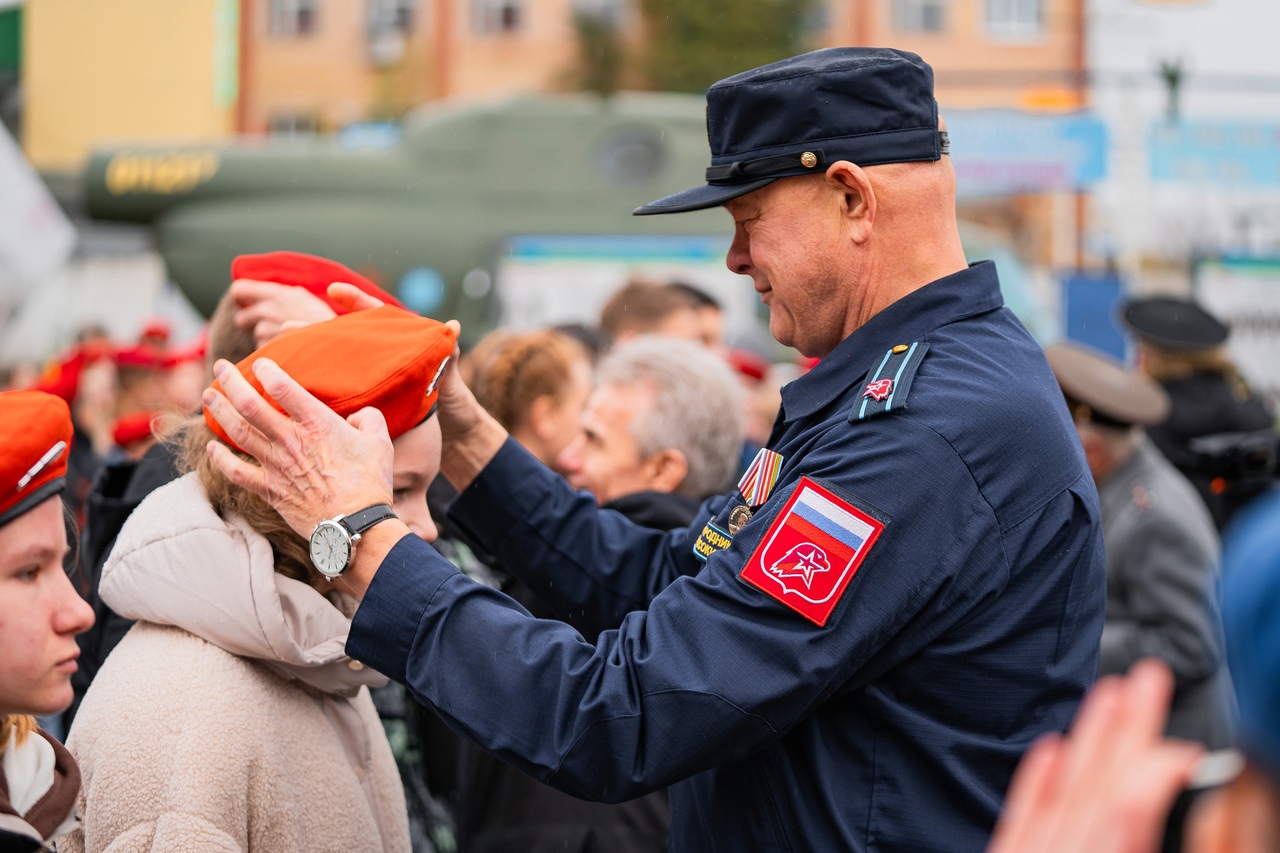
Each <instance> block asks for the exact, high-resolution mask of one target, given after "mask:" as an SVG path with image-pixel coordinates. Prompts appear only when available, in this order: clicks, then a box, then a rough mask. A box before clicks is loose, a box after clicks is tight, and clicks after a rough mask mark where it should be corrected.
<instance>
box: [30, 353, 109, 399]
mask: <svg viewBox="0 0 1280 853" xmlns="http://www.w3.org/2000/svg"><path fill="white" fill-rule="evenodd" d="M114 357H115V351H114V350H113V349H111V348H110V346H109V345H107V344H101V343H97V342H90V343H84V344H77V345H76V346H74V347H72V348H71V349H69V350H67V351H66V352H64V353H63V354H62V355H61V356H59V357H58V358H55V359H52V360H50V361H49V362H48V363H47V364H46V365H45V367H44V370H43V371H42V372H41V374H40V379H39V380H37V382H36V384H35V387H34V389H33V390H35V391H44V392H45V393H47V394H54V395H56V396H58V397H61V398H62V399H64V400H66V401H67V402H68V403H72V402H74V401H75V399H76V394H78V393H79V391H80V374H81V373H82V372H83V371H84V369H85V368H86V367H88V366H89V365H90V364H92V363H94V362H95V361H98V360H100V359H104V358H114Z"/></svg>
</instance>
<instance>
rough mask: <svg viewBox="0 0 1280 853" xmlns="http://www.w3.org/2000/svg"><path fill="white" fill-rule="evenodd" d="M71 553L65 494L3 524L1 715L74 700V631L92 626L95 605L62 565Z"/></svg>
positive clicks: (49, 709) (44, 710) (48, 710)
mask: <svg viewBox="0 0 1280 853" xmlns="http://www.w3.org/2000/svg"><path fill="white" fill-rule="evenodd" d="M66 553H67V532H66V527H65V525H64V522H63V516H62V501H61V499H60V498H57V497H52V498H49V499H48V500H46V501H44V502H43V503H41V504H40V505H38V506H37V507H36V508H35V509H32V510H30V511H28V512H26V513H24V514H22V515H20V516H18V518H16V519H14V520H13V521H11V522H9V523H8V524H6V525H4V526H3V527H0V714H53V713H56V712H58V711H62V710H64V709H65V708H66V707H67V706H68V705H70V704H71V675H72V673H74V672H75V671H76V669H77V666H78V665H77V663H76V659H77V658H79V657H80V649H79V647H78V646H77V645H76V634H79V633H81V632H82V631H87V630H88V629H89V627H90V626H92V625H93V609H92V608H90V607H89V605H88V604H86V603H85V602H84V599H82V598H81V597H80V594H79V593H77V592H76V590H75V587H73V586H72V585H71V580H70V579H69V578H68V577H67V573H66V572H65V571H64V570H63V568H62V558H63V556H64V555H65V554H66Z"/></svg>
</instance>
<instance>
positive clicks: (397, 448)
mask: <svg viewBox="0 0 1280 853" xmlns="http://www.w3.org/2000/svg"><path fill="white" fill-rule="evenodd" d="M391 446H392V450H393V451H394V453H395V461H394V463H393V466H392V474H391V488H392V489H393V492H392V500H393V504H392V507H391V508H392V509H393V510H395V513H396V515H397V516H399V517H400V520H401V521H403V522H404V523H405V524H406V525H407V526H408V528H409V529H410V530H412V531H413V532H414V534H416V535H417V536H419V537H421V538H423V539H425V540H426V541H428V542H434V541H435V540H436V536H437V535H438V531H437V530H436V524H435V521H434V520H432V518H431V513H430V512H429V511H428V510H427V487H428V486H430V485H431V481H432V480H434V479H435V478H436V475H437V474H439V473H440V419H439V418H437V417H436V416H435V415H432V416H431V417H429V418H427V419H426V420H425V421H423V422H422V423H420V424H418V425H417V426H416V427H414V428H413V429H411V430H409V431H408V432H406V433H405V434H404V435H402V436H400V437H399V438H397V439H396V440H395V441H393V442H392V443H391Z"/></svg>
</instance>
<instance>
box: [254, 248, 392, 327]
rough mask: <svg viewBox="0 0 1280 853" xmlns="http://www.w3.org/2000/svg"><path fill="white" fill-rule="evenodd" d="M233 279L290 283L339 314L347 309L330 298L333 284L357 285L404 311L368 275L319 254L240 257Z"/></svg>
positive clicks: (298, 253) (276, 254) (278, 253)
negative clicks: (303, 289)
mask: <svg viewBox="0 0 1280 853" xmlns="http://www.w3.org/2000/svg"><path fill="white" fill-rule="evenodd" d="M231 278H232V280H233V281H234V280H235V279H237V278H251V279H254V280H255V281H274V282H275V283H276V284H289V285H293V286H294V287H305V288H306V289H307V290H309V291H311V293H313V294H315V295H316V296H319V297H320V298H321V299H323V300H324V301H325V303H326V304H327V305H328V306H329V307H330V308H332V309H333V310H334V311H336V312H338V313H339V314H344V313H346V310H345V309H344V308H341V307H339V306H338V303H336V302H334V301H333V300H332V299H330V298H329V294H328V290H329V285H331V284H333V283H334V282H335V281H345V282H346V283H348V284H354V285H355V286H356V287H358V288H360V289H361V290H363V291H364V292H365V293H367V294H369V295H370V296H374V297H377V298H378V299H381V300H382V301H383V302H385V303H387V304H388V305H394V306H396V307H397V308H404V305H403V304H401V302H400V300H399V299H396V298H395V297H394V296H392V295H391V294H390V293H387V292H386V291H385V290H383V289H382V288H381V287H378V285H376V284H374V283H373V282H372V281H371V280H369V279H368V278H366V277H365V276H362V275H360V273H358V272H356V271H355V270H353V269H350V268H349V267H345V266H343V265H342V264H340V263H338V262H337V261H331V260H329V259H328V258H322V257H319V256H318V255H307V254H304V253H302V252H267V253H266V254H265V255H240V256H239V257H237V258H236V259H235V260H234V261H232V262H231Z"/></svg>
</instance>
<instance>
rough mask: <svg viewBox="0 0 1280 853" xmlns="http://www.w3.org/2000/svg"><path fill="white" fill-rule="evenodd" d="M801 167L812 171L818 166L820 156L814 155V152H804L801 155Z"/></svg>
mask: <svg viewBox="0 0 1280 853" xmlns="http://www.w3.org/2000/svg"><path fill="white" fill-rule="evenodd" d="M800 165H802V166H804V167H805V168H806V169H812V168H813V167H814V166H816V165H818V155H817V154H814V153H813V152H812V151H806V152H804V153H803V154H801V155H800Z"/></svg>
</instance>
